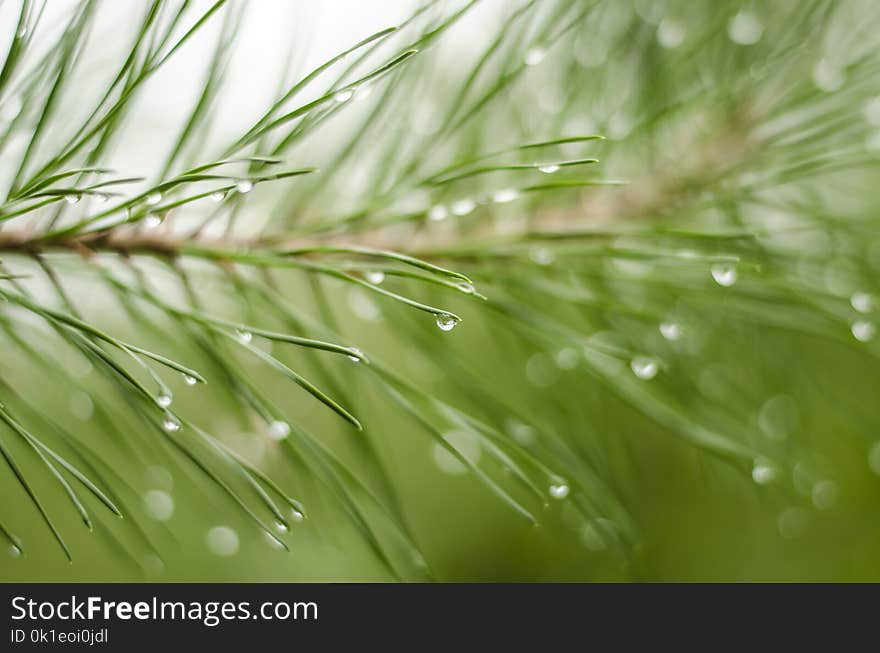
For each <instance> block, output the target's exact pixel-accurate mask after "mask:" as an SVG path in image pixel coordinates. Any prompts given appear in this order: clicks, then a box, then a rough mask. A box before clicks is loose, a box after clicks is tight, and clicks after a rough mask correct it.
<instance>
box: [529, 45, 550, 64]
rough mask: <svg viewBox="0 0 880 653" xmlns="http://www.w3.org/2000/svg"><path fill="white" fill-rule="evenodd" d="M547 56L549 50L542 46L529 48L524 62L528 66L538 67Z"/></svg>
mask: <svg viewBox="0 0 880 653" xmlns="http://www.w3.org/2000/svg"><path fill="white" fill-rule="evenodd" d="M546 56H547V50H546V49H545V48H542V47H540V46H536V47H534V48H529V50H528V52H526V56H525V59H524V61H525V64H526V65H527V66H537V65H538V64H539V63H541V62H542V61H544V57H546Z"/></svg>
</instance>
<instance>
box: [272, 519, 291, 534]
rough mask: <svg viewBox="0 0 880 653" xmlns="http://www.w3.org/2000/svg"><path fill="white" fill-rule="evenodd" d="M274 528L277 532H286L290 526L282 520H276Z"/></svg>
mask: <svg viewBox="0 0 880 653" xmlns="http://www.w3.org/2000/svg"><path fill="white" fill-rule="evenodd" d="M275 530H277V531H278V532H279V533H286V532H287V531H289V530H290V528H289V527H288V526H287V524H285V523H284V522H280V521H276V522H275Z"/></svg>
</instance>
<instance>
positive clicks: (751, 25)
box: [727, 11, 764, 45]
mask: <svg viewBox="0 0 880 653" xmlns="http://www.w3.org/2000/svg"><path fill="white" fill-rule="evenodd" d="M763 34H764V26H763V25H762V24H761V21H760V20H758V18H757V17H756V16H755V15H754V14H752V13H749V12H748V11H741V12H739V13H738V14H737V15H736V16H734V17H733V18H732V19H731V21H730V23H729V24H728V26H727V35H728V36H729V37H730V40H731V41H733V42H734V43H738V44H739V45H754V44H755V43H757V42H758V41H760V40H761V36H762V35H763Z"/></svg>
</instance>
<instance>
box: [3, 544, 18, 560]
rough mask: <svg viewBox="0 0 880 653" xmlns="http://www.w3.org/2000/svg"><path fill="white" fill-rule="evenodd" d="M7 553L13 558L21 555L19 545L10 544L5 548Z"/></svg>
mask: <svg viewBox="0 0 880 653" xmlns="http://www.w3.org/2000/svg"><path fill="white" fill-rule="evenodd" d="M6 551H7V553H9V555H10V556H11V557H13V558H20V557H21V547H20V546H18V545H17V544H10V545H9V548H7V549H6Z"/></svg>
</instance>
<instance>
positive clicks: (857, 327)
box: [851, 320, 877, 342]
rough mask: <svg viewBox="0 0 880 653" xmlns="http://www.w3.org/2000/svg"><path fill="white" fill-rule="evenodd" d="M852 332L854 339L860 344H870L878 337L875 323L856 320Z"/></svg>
mask: <svg viewBox="0 0 880 653" xmlns="http://www.w3.org/2000/svg"><path fill="white" fill-rule="evenodd" d="M851 331H852V334H853V337H854V338H855V339H856V340H858V341H859V342H868V341H869V340H873V339H874V336H875V335H877V327H875V326H874V323H873V322H868V321H867V320H856V321H855V322H853V323H852V327H851Z"/></svg>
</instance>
